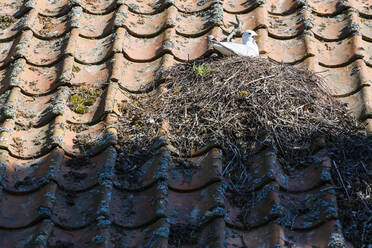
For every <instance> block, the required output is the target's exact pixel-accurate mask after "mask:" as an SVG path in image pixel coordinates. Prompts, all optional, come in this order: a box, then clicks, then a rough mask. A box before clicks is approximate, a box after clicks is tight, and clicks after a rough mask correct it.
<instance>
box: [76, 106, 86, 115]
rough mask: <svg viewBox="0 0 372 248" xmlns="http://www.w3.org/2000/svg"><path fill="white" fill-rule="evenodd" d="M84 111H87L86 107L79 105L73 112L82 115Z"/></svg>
mask: <svg viewBox="0 0 372 248" xmlns="http://www.w3.org/2000/svg"><path fill="white" fill-rule="evenodd" d="M86 109H87V107H85V106H84V105H82V104H79V105H77V106H76V108H75V112H76V113H78V114H84V113H85V110H86Z"/></svg>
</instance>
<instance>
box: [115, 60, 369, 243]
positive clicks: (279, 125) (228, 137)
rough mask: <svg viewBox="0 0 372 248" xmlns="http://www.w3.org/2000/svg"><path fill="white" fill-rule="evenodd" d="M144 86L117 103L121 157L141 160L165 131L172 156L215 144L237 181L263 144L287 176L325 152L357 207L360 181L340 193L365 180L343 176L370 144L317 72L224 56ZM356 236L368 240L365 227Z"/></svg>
mask: <svg viewBox="0 0 372 248" xmlns="http://www.w3.org/2000/svg"><path fill="white" fill-rule="evenodd" d="M159 82H161V83H159ZM151 86H152V87H153V90H152V91H149V93H147V94H141V95H131V96H130V100H127V101H124V102H122V103H121V108H122V117H121V118H120V121H119V124H118V125H119V126H118V130H119V145H120V147H121V156H119V157H121V159H123V158H126V159H128V158H129V159H130V158H132V159H133V161H132V162H133V164H138V163H136V162H135V159H140V158H143V156H142V155H141V154H143V152H145V150H147V149H146V147H150V145H151V144H152V140H153V138H154V137H156V136H157V135H159V130H160V129H161V127H163V129H164V126H166V133H167V136H168V140H169V141H170V143H171V144H172V145H173V147H175V149H176V153H177V155H178V156H181V157H187V156H190V155H191V154H192V153H193V152H195V151H198V150H200V149H202V148H205V147H206V146H219V147H221V148H222V149H223V150H224V152H225V156H224V157H225V158H226V160H227V161H225V162H226V163H225V164H230V165H231V164H233V165H234V166H230V167H229V168H224V169H225V171H224V172H225V173H226V174H225V175H228V176H229V177H230V178H231V180H232V181H233V183H235V184H239V183H240V181H239V180H241V173H242V169H244V166H246V165H247V164H249V160H250V158H251V157H252V156H251V155H252V154H254V153H255V152H257V151H259V150H260V149H261V148H262V147H264V146H268V145H269V146H273V147H275V148H276V150H277V156H278V158H279V160H280V162H281V164H282V165H283V167H284V168H285V169H286V170H287V173H289V174H292V173H295V172H296V170H297V169H298V168H303V167H305V166H307V164H308V163H309V161H310V162H311V160H309V157H310V156H311V155H312V154H314V153H315V152H316V151H317V150H318V149H320V148H324V147H327V149H328V150H329V152H330V155H331V156H332V159H334V161H335V162H336V163H338V165H339V166H338V167H337V168H338V169H337V173H336V172H335V173H336V174H335V177H336V178H338V179H337V180H335V181H336V184H339V185H340V189H341V190H340V192H341V191H342V192H341V193H340V194H341V195H345V199H346V198H347V199H346V200H347V201H350V199H353V198H355V199H354V200H355V202H358V201H359V202H360V203H361V204H363V203H362V200H361V199H360V198H359V197H358V194H359V193H358V192H359V191H360V190H362V189H366V187H367V186H368V184H367V186H363V185H364V184H363V183H362V182H360V183H359V184H358V185H359V186H357V187H355V188H352V189H350V188H349V192H347V193H346V194H345V192H344V190H348V189H345V187H344V185H345V180H347V182H346V184H349V185H353V183H354V182H355V180H356V178H357V177H359V181H360V180H362V179H361V178H363V179H364V180H366V182H368V176H369V175H367V174H366V173H368V172H367V170H366V172H365V173H364V172H363V169H361V170H360V171H359V170H358V172H355V173H359V174H358V175H355V176H350V173H354V171H355V164H357V163H359V162H361V161H362V163H364V164H367V165H368V163H370V162H371V160H372V158H371V156H372V155H371V154H372V152H371V151H372V143H371V140H370V139H368V138H367V137H366V136H365V134H364V130H365V127H364V126H363V124H361V123H360V122H359V121H358V120H357V119H355V118H354V117H353V116H352V115H350V114H349V112H348V110H347V107H346V106H345V105H344V104H342V103H340V102H339V101H338V100H337V99H335V98H333V97H332V96H331V95H329V94H328V93H327V90H326V88H325V83H324V81H323V80H322V78H321V76H320V75H317V74H314V73H313V72H310V71H309V70H307V69H301V68H295V67H293V66H290V65H284V64H279V63H275V62H271V61H269V60H265V59H261V58H243V57H230V58H224V59H205V60H200V61H197V62H194V63H182V64H177V65H175V66H174V67H172V68H170V69H169V70H166V71H159V72H158V73H157V75H156V80H154V82H153V84H152V85H151ZM164 123H166V124H167V125H164ZM314 141H317V142H314ZM319 141H320V142H319ZM127 162H128V161H127ZM129 164H130V163H129ZM358 168H359V167H358ZM360 168H362V167H360ZM244 171H245V170H244ZM361 173H362V174H363V173H364V174H363V175H362V174H361ZM339 176H340V177H339ZM339 199H342V198H339ZM339 204H340V206H341V207H342V206H344V205H342V204H343V202H341V203H339ZM367 204H369V206H371V204H370V203H367ZM362 206H363V205H362ZM358 208H359V209H358V212H360V213H362V212H363V211H364V212H363V213H364V215H363V216H365V215H366V214H368V212H366V211H367V210H368V209H369V208H368V207H366V208H363V207H361V205H360V204H359V205H358ZM362 208H363V209H362ZM344 209H348V208H347V206H346V207H345V208H344ZM348 215H350V211H345V215H344V216H346V217H345V218H344V219H345V220H349V218H348V217H347V216H348ZM367 216H368V215H367ZM354 224H355V223H354ZM358 225H361V224H360V223H359V224H358ZM358 230H359V231H356V233H355V232H354V233H350V235H349V236H348V238H349V239H351V240H354V241H355V242H356V243H358V242H361V240H360V235H361V233H362V231H361V230H362V228H361V227H360V228H359V229H358ZM364 232H365V233H367V234H365V235H372V231H371V230H370V229H369V230H367V232H366V231H365V230H364ZM358 235H359V238H358Z"/></svg>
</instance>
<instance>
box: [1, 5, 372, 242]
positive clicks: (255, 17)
mask: <svg viewBox="0 0 372 248" xmlns="http://www.w3.org/2000/svg"><path fill="white" fill-rule="evenodd" d="M371 4H372V2H371V1H369V0H367V1H366V0H364V1H362V0H349V1H341V0H340V1H317V0H312V1H302V0H297V1H296V0H286V1H279V0H268V1H260V0H256V1H241V0H228V1H224V2H221V1H209V0H206V1H204V0H201V1H199V0H187V1H183V0H176V1H171V0H165V1H155V0H146V1H140V0H130V1H123V0H55V1H50V0H41V1H36V0H30V1H22V0H14V1H11V2H9V1H5V0H0V16H11V17H12V19H11V20H10V21H9V23H7V24H6V25H5V26H4V28H0V106H1V107H0V178H1V179H2V180H1V190H2V194H1V199H2V201H1V202H0V236H2V237H4V236H6V237H8V238H7V239H0V246H1V247H13V246H14V244H16V247H24V246H26V245H29V246H32V245H34V246H37V245H38V246H39V247H47V246H48V247H58V246H63V245H64V246H66V247H68V246H69V245H70V246H71V245H72V244H73V245H75V246H76V247H140V246H141V245H143V246H145V247H177V242H180V241H179V240H177V235H176V231H177V230H181V229H182V230H186V233H195V236H192V235H190V237H189V239H190V240H189V243H187V244H182V247H205V246H207V245H209V247H234V245H235V246H236V247H244V246H249V247H250V246H252V247H259V246H265V247H271V246H275V245H278V244H281V245H282V246H291V245H292V246H293V245H294V246H297V247H312V246H318V247H327V246H328V244H329V243H330V242H332V237H333V236H334V235H336V236H337V235H341V236H342V232H341V227H340V224H339V221H338V219H337V218H338V216H337V205H336V203H335V196H334V193H333V191H332V189H331V188H332V181H331V177H330V161H329V158H328V156H327V154H326V153H325V152H324V151H319V152H318V153H317V154H316V155H315V156H314V163H313V164H312V165H311V166H309V167H307V168H306V169H304V170H302V171H300V172H298V174H296V175H295V176H294V175H289V174H287V173H285V172H284V169H283V167H282V165H281V164H280V163H279V162H278V160H277V158H276V155H275V153H274V152H273V151H272V150H270V149H266V150H264V151H262V152H261V153H259V154H257V156H256V157H255V159H254V162H253V163H252V166H251V167H250V171H249V175H250V178H249V180H248V182H247V185H249V186H250V187H251V189H252V192H251V194H252V197H251V199H249V200H248V203H249V204H250V206H251V207H250V208H249V209H248V211H247V209H241V208H239V206H235V205H234V203H233V202H229V200H228V197H226V194H227V192H226V180H228V178H225V177H224V176H223V171H222V159H223V154H222V152H221V151H220V150H219V149H217V148H213V149H209V150H208V149H207V150H206V151H204V152H201V153H199V154H196V155H195V156H194V157H193V158H189V159H180V158H176V157H173V156H172V155H171V153H170V151H169V150H168V148H167V147H162V148H159V149H156V150H155V151H154V154H153V155H152V156H151V157H149V158H148V159H146V161H144V162H143V163H142V164H141V165H140V169H139V170H138V171H137V174H136V175H132V174H130V173H128V172H127V171H126V170H124V169H121V168H119V167H118V166H117V164H116V160H117V154H116V152H117V151H116V149H115V148H114V146H115V144H116V142H117V136H116V132H117V131H116V129H115V125H114V124H115V122H116V121H117V117H118V115H120V106H119V103H120V102H121V101H122V100H124V99H128V97H130V96H129V94H130V93H128V92H132V93H133V92H134V93H140V92H141V91H142V90H143V88H144V86H146V85H148V84H149V83H150V82H151V81H152V80H153V79H154V74H155V72H156V71H157V70H159V69H161V68H167V67H169V66H171V65H173V64H174V63H179V62H182V61H188V60H194V59H197V58H200V57H202V56H205V55H208V54H210V53H211V52H212V50H211V48H210V47H208V43H207V36H208V35H209V34H213V35H214V36H216V37H217V38H218V39H222V38H224V37H226V34H227V33H228V32H230V31H231V30H232V29H233V27H234V23H235V22H236V20H235V16H238V17H240V18H241V20H242V25H243V26H242V28H243V29H247V28H249V29H255V30H256V31H257V33H258V34H259V35H260V37H259V41H258V45H259V49H260V54H261V56H262V57H266V58H271V59H273V60H276V61H280V62H284V63H290V64H294V65H295V66H306V67H308V68H310V69H312V70H314V71H317V72H323V73H322V74H321V75H322V76H323V77H324V78H325V79H326V82H327V84H328V87H329V88H330V90H331V91H332V93H333V94H335V95H338V96H339V97H340V98H341V99H342V100H343V101H345V102H346V103H348V106H349V108H350V109H351V110H352V111H353V112H354V113H355V114H356V115H357V116H358V117H360V118H361V119H363V120H366V122H367V123H369V127H368V128H369V130H370V131H372V123H371V120H372V93H371V88H370V87H371V80H372V78H371V75H372V71H371V70H372V69H371V67H372V62H371V61H372V57H371V54H372V45H371V44H372V43H371V40H372V28H371V27H372V26H371V16H372V8H370V6H371ZM240 40H241V39H240V38H236V39H235V40H234V41H235V42H240ZM324 71H325V72H324ZM81 86H85V87H88V88H97V89H101V90H102V94H101V95H100V96H98V97H97V99H96V101H95V102H94V104H93V105H92V106H90V107H89V108H88V109H87V110H86V111H84V113H76V111H74V110H73V109H71V108H70V107H69V97H70V95H71V94H73V92H75V90H76V89H78V87H81ZM79 137H87V138H88V139H90V140H92V142H91V144H90V146H89V148H88V149H85V150H84V149H81V148H79V147H78V146H77V145H76V144H75V143H74V140H76V139H78V138H79ZM80 155H84V156H83V157H81V156H80ZM190 161H192V162H193V164H195V165H196V166H197V168H198V169H192V168H190V169H188V170H184V169H181V168H182V166H179V165H180V164H184V163H190ZM310 206H311V207H310ZM288 210H291V211H288ZM332 235H333V236H332ZM146 245H147V246H146Z"/></svg>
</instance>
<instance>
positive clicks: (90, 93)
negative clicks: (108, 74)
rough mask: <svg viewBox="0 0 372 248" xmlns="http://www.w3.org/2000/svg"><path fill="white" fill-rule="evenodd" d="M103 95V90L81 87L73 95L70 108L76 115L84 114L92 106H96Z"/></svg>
mask: <svg viewBox="0 0 372 248" xmlns="http://www.w3.org/2000/svg"><path fill="white" fill-rule="evenodd" d="M101 94H102V89H98V88H91V87H88V86H81V87H79V88H77V89H75V90H74V91H73V92H72V93H71V95H70V97H69V99H68V106H69V108H70V109H71V110H72V111H74V112H75V113H77V114H84V113H86V112H87V111H88V109H89V107H90V106H93V105H94V103H95V102H96V100H97V98H98V97H99V96H101Z"/></svg>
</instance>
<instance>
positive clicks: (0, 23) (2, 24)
mask: <svg viewBox="0 0 372 248" xmlns="http://www.w3.org/2000/svg"><path fill="white" fill-rule="evenodd" d="M13 22H14V19H13V17H11V16H0V29H3V30H4V29H7V28H8V27H9V26H10V24H12V23H13Z"/></svg>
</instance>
